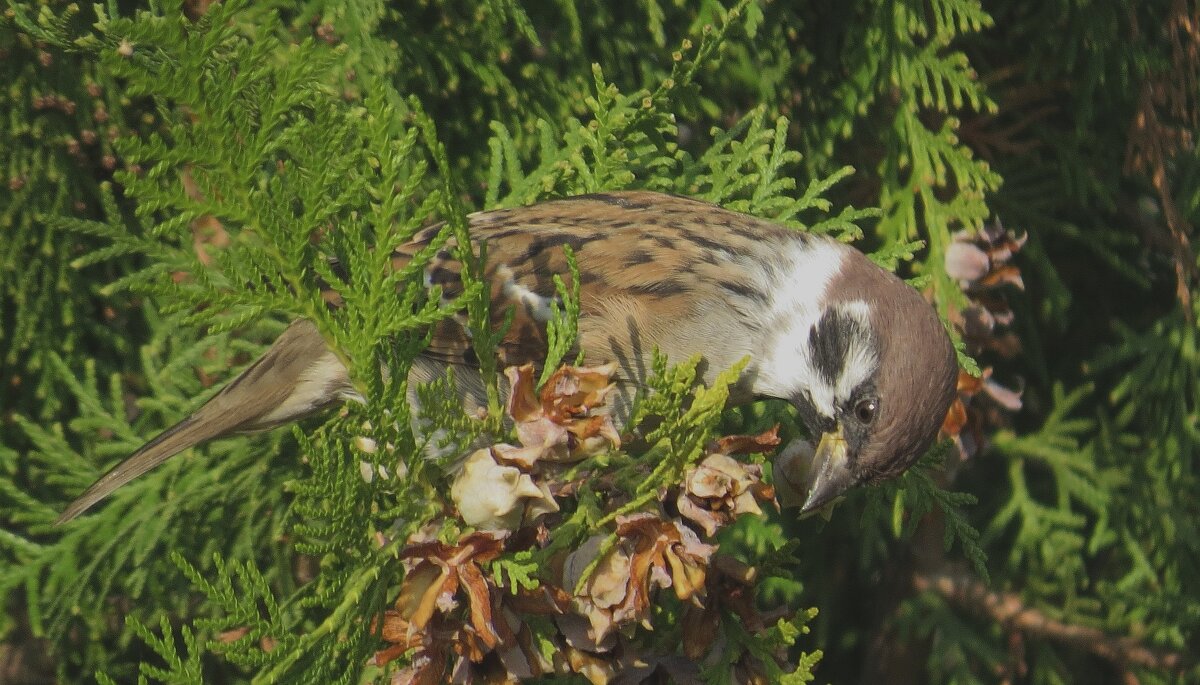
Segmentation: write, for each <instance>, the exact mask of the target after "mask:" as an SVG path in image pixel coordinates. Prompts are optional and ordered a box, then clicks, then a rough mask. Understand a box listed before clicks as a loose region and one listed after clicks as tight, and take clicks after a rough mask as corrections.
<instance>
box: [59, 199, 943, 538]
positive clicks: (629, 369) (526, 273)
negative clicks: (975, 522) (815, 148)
mask: <svg viewBox="0 0 1200 685" xmlns="http://www.w3.org/2000/svg"><path fill="white" fill-rule="evenodd" d="M467 220H468V231H469V235H470V238H471V241H472V242H476V243H481V244H486V253H485V254H486V263H485V264H484V265H483V269H482V273H483V278H484V282H485V287H487V288H489V289H490V290H489V293H490V297H491V307H490V312H491V317H492V324H493V325H497V326H498V325H500V323H501V321H503V320H504V319H505V317H506V316H510V317H512V323H511V325H510V326H509V328H508V329H507V331H506V333H505V335H504V336H503V338H502V340H501V341H500V342H499V344H498V348H497V350H496V355H497V361H498V363H499V365H500V366H499V367H498V368H504V367H507V366H515V365H520V364H525V363H533V364H535V365H537V364H539V363H540V362H542V361H544V359H545V356H546V352H547V336H546V329H545V324H546V322H547V321H548V320H549V319H550V318H551V317H552V316H553V313H554V310H555V306H554V303H555V298H556V296H557V295H556V293H557V291H556V289H555V285H554V276H555V275H556V274H558V275H566V274H568V273H569V266H568V262H567V257H566V253H565V251H564V250H563V249H562V246H570V248H571V249H572V250H573V252H574V254H575V258H576V260H577V265H578V269H579V275H578V286H579V294H578V298H579V306H580V315H579V319H578V338H577V347H578V349H579V350H580V351H582V352H583V354H584V358H585V359H586V360H587V362H588V363H589V364H590V363H610V362H611V363H613V364H615V365H616V380H617V383H616V386H617V391H616V392H615V393H613V395H611V396H610V402H609V404H610V407H609V411H610V412H611V415H612V416H613V418H614V420H615V421H616V422H617V424H618V425H620V423H621V421H622V420H623V419H625V418H627V417H628V415H629V413H630V410H631V405H632V401H633V398H634V396H635V395H636V392H637V389H638V388H639V387H641V386H643V385H644V384H645V382H646V381H647V378H648V376H649V374H650V373H651V369H652V355H653V352H654V350H656V349H657V350H659V351H660V352H661V353H662V354H665V355H666V357H667V360H668V361H669V362H670V363H679V362H682V361H685V360H688V359H689V358H691V357H693V356H694V355H696V354H699V355H701V362H700V366H699V367H698V370H699V374H698V375H699V376H701V380H703V381H704V382H706V383H711V382H712V381H713V380H714V378H715V376H716V375H717V374H718V373H720V372H722V371H723V370H725V369H727V368H730V367H732V366H733V365H734V364H735V363H738V362H740V361H742V360H743V359H745V360H746V363H745V366H744V367H743V371H742V372H741V375H740V376H739V378H738V380H737V381H736V382H735V383H734V384H733V385H732V386H731V387H730V395H729V403H730V404H731V405H737V404H744V403H747V402H751V401H754V400H758V399H766V398H775V399H781V400H784V401H786V402H788V403H790V404H791V405H792V406H794V407H795V409H796V414H797V416H798V417H799V419H800V420H801V422H802V423H803V425H804V427H805V428H806V429H807V431H808V434H809V436H810V439H811V440H810V442H809V443H806V444H807V445H808V449H807V450H806V451H804V450H802V452H803V453H804V458H803V459H802V460H801V461H802V462H804V463H803V464H801V465H800V466H798V467H793V466H792V465H790V464H787V465H784V466H785V468H782V469H781V468H778V465H777V469H776V471H777V472H779V471H782V473H779V475H778V476H777V478H776V480H777V481H778V482H779V484H780V485H781V486H783V488H784V489H785V490H790V491H792V492H793V493H795V494H794V495H793V499H795V500H796V501H797V503H800V511H801V514H804V513H807V512H811V511H814V510H817V509H821V508H823V507H824V506H825V505H826V504H828V503H829V502H831V501H833V500H835V499H837V498H839V497H841V496H842V495H843V494H845V493H846V492H847V491H849V490H850V489H851V488H853V487H855V486H857V485H860V484H873V483H878V482H881V481H883V480H886V479H889V478H892V477H895V476H897V475H899V474H901V473H902V472H904V471H905V470H906V469H907V468H908V467H909V466H911V465H912V464H913V463H914V462H915V461H916V460H917V459H918V458H919V457H920V456H921V455H922V454H923V453H924V452H925V451H926V450H927V449H928V448H929V447H930V446H931V444H932V443H933V441H934V440H935V439H936V436H937V434H938V430H939V428H940V426H941V423H942V420H943V418H944V416H945V414H946V411H947V410H948V408H949V406H950V404H951V402H952V400H953V398H954V396H955V392H956V390H955V386H956V380H957V375H958V363H957V357H956V354H955V351H954V346H953V344H952V342H951V339H950V336H949V334H948V332H947V329H946V327H945V325H944V324H943V323H942V320H941V318H940V317H939V316H938V314H937V312H936V310H935V309H934V307H933V306H932V305H930V304H929V303H928V302H927V301H926V300H925V298H924V297H923V296H922V295H921V294H920V293H919V292H917V291H916V290H915V289H914V288H912V287H911V286H909V285H908V284H906V283H905V282H904V281H903V280H901V279H900V278H898V277H897V276H896V275H894V274H893V273H891V272H889V271H887V270H885V269H883V268H881V267H880V266H878V265H876V264H875V263H874V262H872V261H871V260H870V259H869V258H868V257H867V256H866V255H864V254H863V253H862V252H860V251H859V250H857V249H855V248H854V247H852V246H850V245H848V244H845V243H842V242H839V241H836V240H834V239H832V238H830V237H827V236H824V235H820V234H816V233H809V232H803V231H798V230H794V229H791V228H787V227H784V226H782V225H779V224H777V223H774V222H771V221H769V220H766V219H761V218H757V217H753V216H750V215H747V214H742V213H738V212H734V211H730V210H727V209H723V208H721V207H719V206H717V205H715V204H712V203H709V202H705V201H702V200H697V199H692V198H688V197H684V196H678V195H669V194H663V193H657V192H650V191H620V192H604V193H593V194H587V195H578V196H572V197H565V198H561V199H554V200H547V201H543V202H540V203H536V204H532V205H528V206H523V207H514V208H504V209H495V210H490V211H482V212H477V213H474V214H470V215H468V217H467ZM444 228H445V225H444V224H432V225H430V226H428V227H425V228H423V229H421V230H419V231H418V232H416V233H415V234H414V235H413V236H412V237H411V238H410V239H409V240H407V241H406V242H405V243H404V244H401V245H398V246H396V247H395V248H394V250H393V253H392V255H391V259H392V262H393V266H394V267H395V268H397V269H400V268H403V267H404V266H405V265H407V264H409V263H410V262H411V261H412V260H413V259H415V258H421V257H420V255H422V254H427V253H428V252H429V251H432V248H431V247H430V246H431V244H433V242H434V241H435V240H437V239H438V236H439V235H443V234H444ZM454 245H455V243H454V240H453V238H451V239H450V240H449V241H448V242H446V243H445V244H444V245H443V246H442V247H441V248H440V249H438V250H436V251H435V253H434V255H433V256H432V258H430V260H429V262H428V264H427V266H426V267H425V269H424V283H425V285H426V287H428V288H430V289H431V292H433V290H432V289H433V288H434V286H438V287H439V290H437V292H440V294H441V295H440V296H441V297H442V298H443V299H445V300H446V301H451V300H452V299H453V298H454V297H455V296H456V295H458V294H460V293H462V292H463V282H462V278H461V276H462V264H461V263H460V262H459V261H457V260H456V257H455V253H456V250H454V249H453V247H454ZM324 295H325V297H326V301H327V302H329V304H330V306H333V307H336V306H342V302H341V299H340V296H339V295H338V294H337V293H336V292H333V291H331V290H329V291H327V292H325V293H324ZM465 321H466V320H465V317H464V316H462V315H461V313H460V314H458V315H455V316H453V317H449V318H446V319H443V320H441V321H440V322H438V323H437V324H434V325H433V330H432V331H431V336H430V339H431V341H430V343H429V345H428V347H427V348H426V349H425V350H424V351H423V352H422V353H421V354H420V356H419V357H418V358H417V359H416V360H415V361H414V363H413V366H412V370H411V371H410V375H409V380H410V387H411V386H413V385H415V384H416V383H424V382H429V381H431V380H433V379H435V378H438V377H442V376H444V375H445V372H446V369H447V368H454V369H455V370H456V373H455V374H453V377H454V378H455V379H456V382H457V384H458V387H457V388H456V391H457V392H458V394H459V396H460V398H461V399H462V400H463V404H464V408H465V409H468V410H471V408H472V407H480V406H486V391H485V384H484V382H483V379H482V378H481V377H480V375H479V373H478V369H479V360H478V358H477V356H476V353H475V351H474V349H473V347H472V344H471V337H470V333H469V332H468V330H467V328H466V324H465ZM347 400H358V401H364V398H362V397H361V396H360V395H358V393H357V392H356V390H355V388H354V385H353V384H352V383H351V380H350V377H349V373H348V371H347V369H346V367H345V365H344V364H343V363H342V362H341V361H340V360H339V358H338V356H337V355H336V354H335V353H334V352H333V350H331V349H330V348H329V346H328V345H327V343H326V341H325V339H324V338H323V337H322V335H321V333H320V332H319V330H318V329H317V327H316V325H315V324H313V323H312V322H311V321H310V320H307V319H297V320H295V321H293V322H292V323H291V325H290V326H289V327H288V328H287V329H286V330H285V331H284V332H283V333H282V334H281V335H280V337H279V338H278V339H277V340H276V341H275V342H274V344H273V345H272V346H271V347H270V348H269V349H268V350H267V351H266V352H265V353H264V354H263V356H262V357H260V358H259V359H258V360H257V361H255V362H254V363H252V364H251V365H250V366H249V367H248V368H246V369H245V370H244V371H243V372H242V373H241V374H240V375H238V376H237V377H236V378H234V379H233V381H231V382H230V383H229V384H228V385H226V386H225V387H224V388H223V389H222V390H221V391H219V392H218V393H217V394H216V395H214V396H213V397H212V398H211V399H210V400H209V401H208V402H207V403H206V404H204V405H203V406H201V407H200V408H199V409H198V410H196V411H195V412H194V413H193V414H192V415H190V416H188V417H187V418H185V419H183V420H182V421H180V422H179V423H178V424H176V425H174V426H172V427H170V428H168V429H167V430H165V431H164V432H163V433H162V434H160V435H159V436H157V437H156V438H154V439H153V440H151V441H149V442H148V443H146V444H145V445H144V446H143V447H141V448H140V449H139V450H137V451H136V452H135V453H134V454H133V455H131V456H130V457H128V458H127V459H126V460H125V461H123V462H121V463H119V464H118V465H117V466H116V467H114V468H113V469H112V470H110V471H109V472H108V473H106V474H105V475H103V476H102V477H100V478H99V479H98V480H97V481H96V482H95V483H94V484H93V485H92V486H90V487H89V488H88V489H87V490H86V491H85V492H84V493H83V494H82V495H80V496H79V497H78V499H76V500H75V501H74V502H72V503H71V504H70V505H69V506H68V507H67V508H66V510H65V511H64V512H63V514H62V515H61V516H60V517H59V519H58V523H64V522H66V521H69V520H71V519H73V518H75V517H77V516H79V515H80V514H81V513H83V512H84V511H86V510H87V509H89V508H90V507H92V506H93V505H95V504H96V503H97V502H99V501H100V500H102V499H104V498H105V497H106V496H108V495H109V494H110V493H112V492H113V491H114V490H116V489H117V488H119V487H121V486H123V485H124V484H126V483H128V482H129V481H131V480H133V479H134V478H136V477H138V476H140V475H142V474H144V473H145V472H147V471H149V470H150V469H152V468H154V467H155V466H157V465H159V464H161V463H162V462H164V461H165V460H167V459H168V458H170V457H171V456H173V455H175V454H177V453H179V452H181V451H183V450H185V449H187V448H189V447H192V446H194V445H197V444H199V443H201V442H204V441H207V440H211V439H214V438H218V437H221V436H225V435H229V434H232V433H245V432H255V431H262V430H268V429H271V428H274V427H277V426H281V425H284V424H287V423H290V422H293V421H295V420H297V419H300V418H303V417H306V416H309V415H312V414H314V413H317V412H320V411H322V410H324V409H326V408H329V407H331V406H334V405H337V404H339V403H341V402H344V401H347ZM793 453H794V452H793ZM793 461H795V460H793Z"/></svg>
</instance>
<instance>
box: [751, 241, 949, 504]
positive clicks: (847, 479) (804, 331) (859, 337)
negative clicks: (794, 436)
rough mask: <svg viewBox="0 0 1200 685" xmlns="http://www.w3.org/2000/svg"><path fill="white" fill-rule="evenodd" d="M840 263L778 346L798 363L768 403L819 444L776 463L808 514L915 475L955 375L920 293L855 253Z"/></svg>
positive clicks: (841, 254) (945, 341) (942, 333)
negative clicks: (783, 403)
mask: <svg viewBox="0 0 1200 685" xmlns="http://www.w3.org/2000/svg"><path fill="white" fill-rule="evenodd" d="M835 253H836V257H837V259H836V260H834V261H833V263H832V264H830V263H828V262H827V263H826V264H827V265H828V266H827V268H826V272H825V273H826V278H825V279H824V281H825V282H824V283H823V284H821V285H823V288H821V289H820V290H821V293H820V296H819V297H818V298H817V299H816V301H815V303H814V306H813V307H812V308H811V309H810V310H809V311H807V312H804V315H803V316H801V317H800V320H799V321H796V322H793V325H792V326H790V327H789V328H790V331H789V334H790V337H791V339H790V340H786V341H783V340H781V341H779V343H778V345H779V346H781V347H782V349H783V350H786V351H789V352H791V353H792V354H793V355H795V356H794V358H793V359H792V360H791V361H790V363H789V364H787V365H786V367H785V368H786V369H787V370H788V371H790V373H789V374H788V375H789V376H790V378H788V379H786V380H784V382H783V383H780V382H779V380H780V379H776V382H775V383H774V384H773V385H774V389H775V392H774V393H772V394H773V396H775V397H782V398H783V399H787V400H789V401H790V402H791V403H792V404H793V405H794V406H795V407H796V409H797V411H798V413H799V415H800V418H801V419H802V420H803V422H804V424H805V426H806V427H807V428H808V431H809V434H810V435H811V436H812V439H813V440H812V445H810V446H807V447H806V448H805V449H803V450H802V452H801V457H800V458H798V459H797V458H795V457H796V454H795V453H793V454H792V457H793V458H792V460H791V463H788V462H787V461H784V462H783V463H780V462H779V461H777V463H776V472H777V474H778V475H779V477H780V478H781V480H782V481H783V482H782V485H783V486H784V489H785V490H786V489H792V490H794V491H795V493H794V494H795V495H798V496H799V499H798V500H797V503H801V507H802V509H801V511H802V513H806V512H809V511H813V510H815V509H819V508H820V507H822V506H824V505H825V504H827V503H828V502H831V501H832V500H834V499H836V498H837V497H839V496H840V495H842V494H843V493H845V492H846V491H847V490H848V489H850V488H852V487H854V486H856V485H859V484H862V483H877V482H879V481H883V480H887V479H888V478H893V477H895V476H898V475H900V474H901V473H903V472H904V471H905V470H906V469H907V468H908V467H909V466H911V465H912V464H913V462H915V461H916V460H917V459H918V458H919V457H920V456H921V454H923V453H924V452H925V450H927V449H928V448H929V446H930V445H931V444H932V443H933V441H934V439H935V438H936V437H937V433H938V429H939V428H940V427H941V424H942V419H943V418H944V417H945V415H946V411H947V409H948V408H949V406H950V403H951V402H952V401H953V399H954V393H955V381H956V379H957V375H958V363H957V359H956V356H955V353H954V347H953V345H952V344H951V342H950V338H949V336H948V335H947V333H946V329H945V327H944V326H943V324H942V322H941V320H940V319H939V318H938V316H937V313H936V312H935V311H934V309H933V307H931V306H930V305H929V304H928V303H927V302H926V301H925V300H924V298H922V297H921V295H920V294H919V293H918V292H917V291H916V290H914V289H913V288H911V287H910V286H908V285H907V284H905V283H904V282H903V281H901V280H900V279H899V278H897V277H896V276H895V275H893V274H891V273H889V272H887V271H885V270H883V269H881V268H880V267H878V266H876V265H875V264H873V263H872V262H871V261H870V260H868V259H867V258H866V257H864V256H863V255H862V254H861V253H859V252H857V251H854V250H851V249H844V250H843V249H839V250H836V251H835ZM810 277H811V276H810ZM776 349H779V347H777V348H776Z"/></svg>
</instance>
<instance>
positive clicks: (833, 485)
mask: <svg viewBox="0 0 1200 685" xmlns="http://www.w3.org/2000/svg"><path fill="white" fill-rule="evenodd" d="M849 454H850V448H849V446H848V445H847V444H846V438H845V436H844V435H843V434H842V427H841V426H838V427H837V429H836V430H835V431H833V432H830V433H825V434H823V435H822V436H821V442H819V443H818V444H817V451H816V453H815V454H813V459H812V466H811V468H810V469H809V471H808V498H807V499H805V500H804V505H803V506H802V507H801V508H800V514H801V515H804V514H807V513H809V512H810V511H816V510H817V509H820V508H821V507H823V506H825V505H826V504H829V503H830V502H832V501H833V500H835V499H837V498H838V497H840V496H841V495H842V494H843V493H844V492H846V491H847V490H849V489H850V488H851V487H853V486H854V483H855V478H854V474H853V473H852V472H851V471H850V458H849Z"/></svg>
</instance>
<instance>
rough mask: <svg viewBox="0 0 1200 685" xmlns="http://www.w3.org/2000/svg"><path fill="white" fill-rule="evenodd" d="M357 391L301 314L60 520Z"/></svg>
mask: <svg viewBox="0 0 1200 685" xmlns="http://www.w3.org/2000/svg"><path fill="white" fill-rule="evenodd" d="M351 397H356V394H355V393H354V389H353V386H352V385H351V384H350V380H349V376H348V374H347V372H346V367H345V366H344V365H343V364H342V363H341V362H340V361H339V360H338V358H337V356H336V355H334V354H333V353H332V352H331V351H330V350H329V348H328V347H327V346H326V345H325V341H324V339H323V338H322V337H321V334H320V333H319V332H318V331H317V327H316V326H314V325H313V323H312V322H311V321H307V320H305V319H298V320H296V321H294V322H293V323H292V325H291V326H289V327H288V329H287V330H286V331H284V332H283V335H281V336H279V339H278V340H276V341H275V344H274V345H272V346H271V349H269V350H267V352H266V353H265V354H264V355H263V356H262V357H260V358H259V359H258V360H257V361H256V362H254V363H253V364H251V365H250V367H249V368H247V369H246V370H245V371H243V372H242V373H241V375H239V376H238V377H237V378H235V379H234V380H233V381H232V382H231V383H230V384H229V385H227V386H225V388H224V389H223V390H221V392H219V393H217V394H216V395H214V396H213V398H212V399H211V400H209V401H208V402H207V403H206V404H205V405H204V406H202V407H200V409H198V410H196V412H195V413H194V414H192V415H191V416H189V417H187V418H186V419H184V420H182V421H180V422H179V423H177V424H175V425H174V426H171V427H170V428H168V429H167V430H165V431H163V432H162V433H161V434H159V435H158V437H156V438H154V439H153V440H151V441H150V442H148V443H146V444H145V445H143V446H142V447H141V448H140V449H139V450H138V451H137V452H134V453H133V454H132V455H131V456H130V457H129V458H127V459H126V460H125V461H123V462H121V463H120V464H117V465H116V466H115V467H114V468H113V469H112V470H111V471H109V472H108V473H106V474H104V475H103V476H101V477H100V479H99V480H97V481H96V482H95V483H93V484H92V485H91V487H89V488H88V489H87V490H86V491H85V492H84V493H83V494H82V495H80V496H79V498H78V499H76V500H75V501H74V502H72V503H71V504H70V506H68V507H67V509H66V510H65V511H64V512H63V513H62V515H61V516H59V517H58V521H57V522H56V523H58V524H62V523H66V522H67V521H70V520H71V519H73V518H75V517H76V516H79V515H80V514H82V513H83V512H85V511H87V510H88V509H89V508H91V507H92V506H93V505H95V504H96V503H97V502H99V501H100V500H102V499H104V498H105V497H107V496H108V495H109V494H111V493H112V492H113V491H114V490H116V489H117V488H119V487H121V486H123V485H125V484H126V483H128V482H130V481H132V480H133V479H135V478H137V477H138V476H140V475H142V474H144V473H146V472H147V471H149V470H151V469H153V468H154V467H156V466H158V465H159V464H161V463H163V462H164V461H166V460H167V459H170V458H171V457H172V456H174V455H176V454H178V453H180V452H182V451H183V450H185V449H187V448H189V447H192V446H194V445H197V444H199V443H201V442H204V441H206V440H212V439H213V438H218V437H221V436H224V435H229V434H230V433H237V432H253V431H261V430H268V429H271V428H274V427H276V426H280V425H283V424H285V423H289V422H291V421H294V420H296V419H299V418H302V417H304V416H307V415H309V414H312V413H314V412H316V411H319V410H321V409H323V408H325V407H327V406H329V405H330V404H333V403H335V402H338V401H340V400H343V399H347V398H351Z"/></svg>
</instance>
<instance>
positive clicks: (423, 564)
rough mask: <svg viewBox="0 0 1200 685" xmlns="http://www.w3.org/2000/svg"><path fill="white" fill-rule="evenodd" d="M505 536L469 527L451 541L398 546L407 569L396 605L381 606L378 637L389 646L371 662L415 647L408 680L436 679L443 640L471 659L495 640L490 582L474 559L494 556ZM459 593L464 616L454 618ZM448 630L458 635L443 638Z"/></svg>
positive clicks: (443, 657) (498, 637) (478, 657)
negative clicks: (464, 602)
mask: <svg viewBox="0 0 1200 685" xmlns="http://www.w3.org/2000/svg"><path fill="white" fill-rule="evenodd" d="M505 537H506V536H505V535H504V534H498V533H470V534H468V535H465V536H463V537H462V538H461V539H460V540H459V542H458V544H457V545H447V544H445V543H443V542H437V541H434V542H422V543H418V544H415V545H411V546H409V547H408V548H406V549H405V550H404V551H403V552H401V555H400V556H401V558H402V559H404V560H405V564H406V566H407V567H408V572H407V573H406V574H405V577H404V583H403V584H402V585H401V586H400V596H399V597H397V598H396V604H395V607H396V608H395V609H394V610H388V611H386V612H384V618H383V638H384V640H385V641H387V642H390V643H392V646H391V647H388V648H386V649H383V650H381V651H379V652H378V653H376V655H375V661H376V663H377V664H380V665H382V664H386V663H388V662H389V661H391V660H393V659H395V658H396V657H398V656H399V655H401V654H403V653H404V652H406V651H408V650H409V649H413V648H417V650H418V651H417V654H416V656H414V658H413V662H412V664H411V665H410V666H409V668H408V669H406V671H409V672H410V673H411V682H414V683H425V682H438V680H439V679H440V677H441V674H442V672H443V671H444V669H445V666H446V657H447V655H448V652H447V645H451V644H452V645H453V648H454V652H455V653H457V654H459V655H460V656H465V657H467V658H469V659H471V660H473V661H481V660H482V659H483V656H484V655H486V654H487V653H488V652H489V651H491V650H492V649H494V648H495V647H496V646H497V645H499V644H500V641H501V635H500V632H499V631H498V630H497V627H496V625H495V623H494V612H493V606H494V602H493V597H492V594H493V590H494V589H495V588H494V587H493V585H492V581H491V579H490V578H488V576H486V575H485V574H484V573H483V569H482V568H481V567H480V564H483V563H486V562H489V561H492V560H493V559H495V558H496V557H498V556H500V553H501V552H502V551H503V545H504V538H505ZM460 593H461V594H462V595H465V596H466V599H467V608H468V614H469V620H468V621H462V620H461V619H459V618H457V613H458V612H456V611H455V610H456V609H457V608H458V607H459V603H460V602H459V595H460ZM435 619H436V620H435ZM452 636H453V637H456V638H458V639H454V640H452V641H450V640H448V639H447V638H449V637H452ZM428 678H433V680H432V681H431V680H427V679H428ZM402 682H406V681H402Z"/></svg>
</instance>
